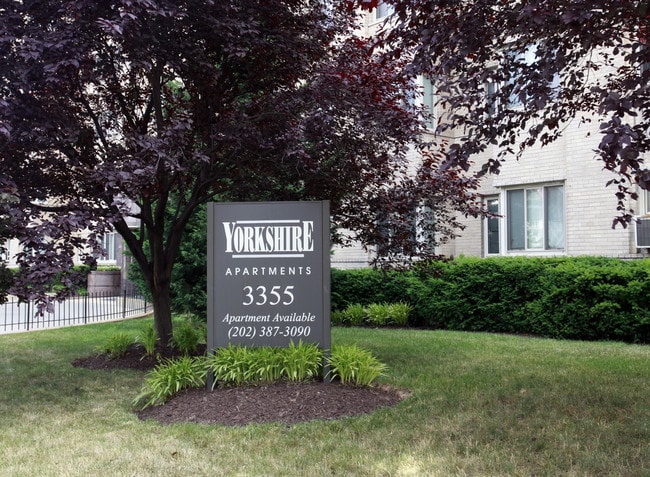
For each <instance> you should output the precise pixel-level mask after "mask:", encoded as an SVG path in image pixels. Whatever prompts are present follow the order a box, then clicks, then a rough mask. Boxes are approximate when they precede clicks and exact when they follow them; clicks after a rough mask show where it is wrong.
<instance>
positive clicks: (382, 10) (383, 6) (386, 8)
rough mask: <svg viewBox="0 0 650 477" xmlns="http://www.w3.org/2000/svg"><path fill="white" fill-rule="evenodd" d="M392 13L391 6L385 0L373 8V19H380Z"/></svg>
mask: <svg viewBox="0 0 650 477" xmlns="http://www.w3.org/2000/svg"><path fill="white" fill-rule="evenodd" d="M391 13H393V6H392V5H389V4H387V3H385V2H379V3H378V4H377V8H376V9H375V20H381V19H382V18H384V17H387V16H388V15H390V14H391Z"/></svg>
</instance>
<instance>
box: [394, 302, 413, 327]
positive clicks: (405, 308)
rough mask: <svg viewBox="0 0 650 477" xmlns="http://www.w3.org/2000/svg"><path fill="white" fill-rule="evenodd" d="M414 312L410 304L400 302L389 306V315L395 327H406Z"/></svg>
mask: <svg viewBox="0 0 650 477" xmlns="http://www.w3.org/2000/svg"><path fill="white" fill-rule="evenodd" d="M412 311H413V307H412V306H411V305H409V304H408V303H404V302H399V303H391V304H389V305H388V314H389V315H390V320H391V322H392V323H393V324H394V325H397V326H406V325H408V323H409V315H410V314H411V312H412Z"/></svg>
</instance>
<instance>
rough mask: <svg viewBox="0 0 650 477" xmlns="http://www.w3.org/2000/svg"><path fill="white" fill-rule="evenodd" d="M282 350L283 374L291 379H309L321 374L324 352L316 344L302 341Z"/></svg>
mask: <svg viewBox="0 0 650 477" xmlns="http://www.w3.org/2000/svg"><path fill="white" fill-rule="evenodd" d="M281 350H282V375H283V376H284V377H286V378H287V379H288V380H289V381H296V382H298V381H307V380H310V379H314V378H316V377H318V376H319V374H320V370H321V368H322V363H323V353H322V351H321V350H320V349H319V348H318V346H317V345H316V344H313V343H312V344H305V343H303V342H302V341H300V342H299V343H298V345H294V344H293V341H292V342H291V343H290V344H289V347H288V348H281Z"/></svg>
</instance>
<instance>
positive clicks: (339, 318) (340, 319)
mask: <svg viewBox="0 0 650 477" xmlns="http://www.w3.org/2000/svg"><path fill="white" fill-rule="evenodd" d="M330 321H331V323H332V325H345V324H347V320H346V316H345V313H343V311H342V310H332V312H331V316H330Z"/></svg>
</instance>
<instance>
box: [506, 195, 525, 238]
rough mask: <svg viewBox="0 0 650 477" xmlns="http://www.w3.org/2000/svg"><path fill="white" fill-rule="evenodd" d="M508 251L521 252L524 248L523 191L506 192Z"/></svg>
mask: <svg viewBox="0 0 650 477" xmlns="http://www.w3.org/2000/svg"><path fill="white" fill-rule="evenodd" d="M507 219H508V220H507V222H508V249H509V250H523V249H524V247H525V236H526V235H525V228H526V222H525V220H526V211H525V208H524V191H523V189H522V190H510V191H508V216H507Z"/></svg>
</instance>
